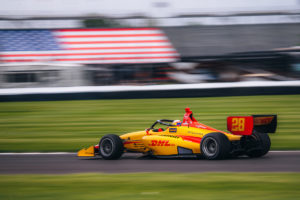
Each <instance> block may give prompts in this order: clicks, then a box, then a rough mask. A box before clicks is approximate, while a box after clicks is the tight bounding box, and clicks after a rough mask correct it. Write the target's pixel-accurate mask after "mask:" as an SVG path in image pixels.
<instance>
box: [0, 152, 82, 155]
mask: <svg viewBox="0 0 300 200" xmlns="http://www.w3.org/2000/svg"><path fill="white" fill-rule="evenodd" d="M75 154H77V153H75V152H22V153H18V152H7V153H0V155H75Z"/></svg>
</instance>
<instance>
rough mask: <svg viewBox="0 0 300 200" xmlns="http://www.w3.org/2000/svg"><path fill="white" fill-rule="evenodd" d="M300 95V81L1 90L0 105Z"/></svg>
mask: <svg viewBox="0 0 300 200" xmlns="http://www.w3.org/2000/svg"><path fill="white" fill-rule="evenodd" d="M283 94H300V81H254V82H234V83H200V84H173V85H146V86H80V87H52V88H48V87H47V88H9V89H0V101H2V102H3V101H55V100H88V99H143V98H182V97H216V96H248V95H283Z"/></svg>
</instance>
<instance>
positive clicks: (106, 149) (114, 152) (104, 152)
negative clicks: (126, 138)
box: [99, 134, 124, 160]
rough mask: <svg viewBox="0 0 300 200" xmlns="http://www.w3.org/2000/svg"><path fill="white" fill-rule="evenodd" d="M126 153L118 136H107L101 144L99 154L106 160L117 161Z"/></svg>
mask: <svg viewBox="0 0 300 200" xmlns="http://www.w3.org/2000/svg"><path fill="white" fill-rule="evenodd" d="M123 153H124V147H123V142H122V140H121V138H120V137H119V136H118V135H113V134H109V135H105V136H104V137H102V138H101V140H100V142H99V154H100V155H101V156H102V158H104V159H105V160H115V159H118V158H120V157H121V156H122V154H123Z"/></svg>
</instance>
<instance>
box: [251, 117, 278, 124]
mask: <svg viewBox="0 0 300 200" xmlns="http://www.w3.org/2000/svg"><path fill="white" fill-rule="evenodd" d="M273 119H274V117H273V116H271V117H255V118H254V125H258V126H259V125H265V124H270V123H271V122H272V120H273Z"/></svg>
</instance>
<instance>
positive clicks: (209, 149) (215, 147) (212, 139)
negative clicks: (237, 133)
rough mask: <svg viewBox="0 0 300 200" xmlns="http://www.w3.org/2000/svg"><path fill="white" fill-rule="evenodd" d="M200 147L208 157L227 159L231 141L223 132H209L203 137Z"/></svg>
mask: <svg viewBox="0 0 300 200" xmlns="http://www.w3.org/2000/svg"><path fill="white" fill-rule="evenodd" d="M200 149H201V153H202V155H203V156H204V157H205V158H206V159H209V160H218V159H225V158H227V157H228V156H229V152H230V142H229V140H228V138H227V137H226V136H225V135H224V134H222V133H209V134H207V135H205V136H204V137H203V138H202V141H201V144H200Z"/></svg>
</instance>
